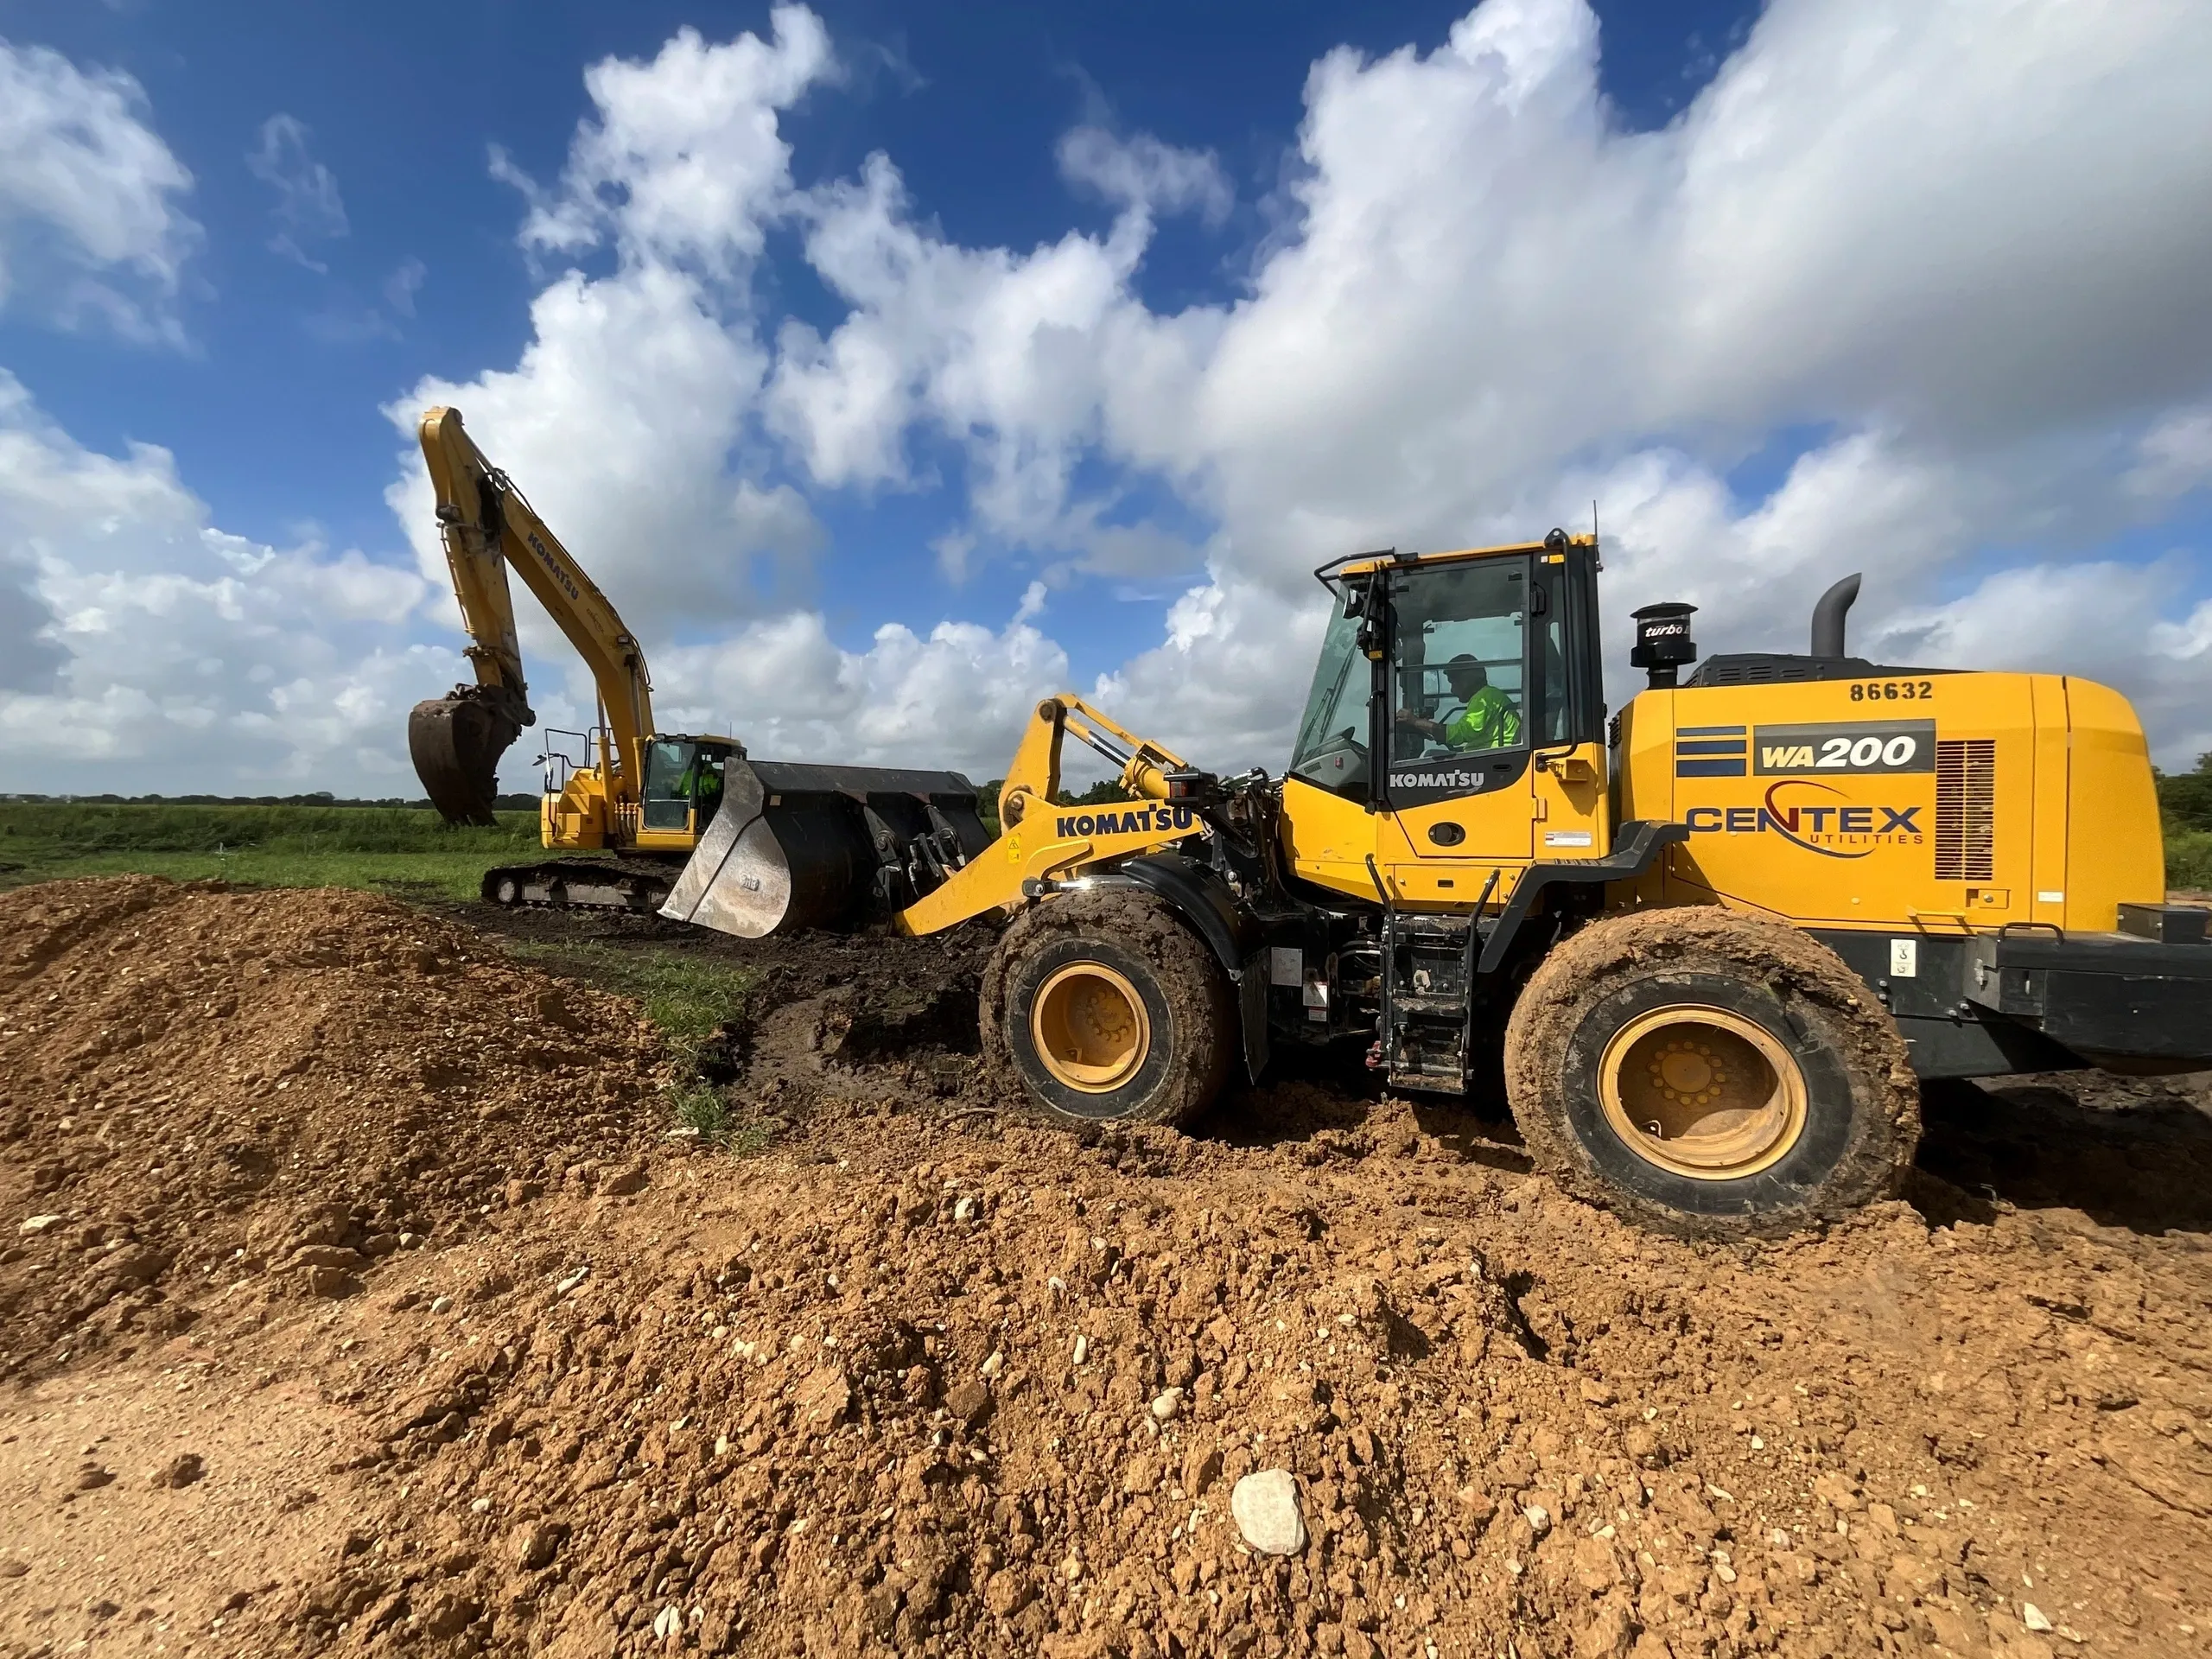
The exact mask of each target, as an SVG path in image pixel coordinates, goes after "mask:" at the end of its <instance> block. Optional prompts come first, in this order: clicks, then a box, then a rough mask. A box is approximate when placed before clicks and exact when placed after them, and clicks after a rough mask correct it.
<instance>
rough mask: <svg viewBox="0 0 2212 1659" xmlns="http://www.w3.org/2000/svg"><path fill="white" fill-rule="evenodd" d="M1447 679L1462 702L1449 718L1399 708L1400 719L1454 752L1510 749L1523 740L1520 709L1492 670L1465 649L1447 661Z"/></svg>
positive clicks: (1455, 696)
mask: <svg viewBox="0 0 2212 1659" xmlns="http://www.w3.org/2000/svg"><path fill="white" fill-rule="evenodd" d="M1444 681H1445V683H1446V684H1447V685H1448V686H1450V687H1451V688H1452V698H1453V700H1454V701H1456V702H1458V703H1459V705H1460V706H1459V713H1457V714H1455V715H1451V716H1450V717H1449V718H1442V717H1432V716H1430V715H1422V714H1416V713H1415V712H1414V710H1413V709H1399V710H1398V723H1399V724H1400V725H1401V726H1407V727H1410V728H1412V729H1414V731H1416V732H1419V733H1420V734H1421V735H1422V736H1424V737H1427V738H1430V739H1432V740H1433V741H1436V742H1439V743H1441V744H1442V745H1443V746H1444V747H1445V748H1446V750H1447V751H1448V752H1449V753H1453V754H1465V753H1470V752H1471V751H1473V750H1478V749H1510V748H1514V747H1517V746H1518V745H1519V744H1520V741H1521V711H1520V710H1519V709H1516V708H1515V707H1514V704H1513V699H1512V698H1511V697H1510V696H1506V694H1505V693H1504V692H1503V691H1501V690H1498V689H1497V687H1496V686H1494V685H1492V684H1491V683H1490V672H1489V671H1488V670H1486V669H1485V668H1484V667H1483V665H1482V664H1480V663H1478V662H1477V661H1476V660H1475V659H1474V658H1472V657H1471V656H1470V655H1468V654H1467V653H1466V652H1461V653H1460V654H1459V656H1457V657H1454V658H1452V660H1451V661H1450V662H1448V663H1446V664H1445V665H1444Z"/></svg>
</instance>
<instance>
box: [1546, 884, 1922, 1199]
mask: <svg viewBox="0 0 2212 1659" xmlns="http://www.w3.org/2000/svg"><path fill="white" fill-rule="evenodd" d="M1505 1076H1506V1093H1507V1096H1508V1098H1509V1099H1510V1102H1511V1103H1512V1107H1513V1116H1514V1121H1515V1122H1516V1123H1517V1124H1518V1125H1519V1126H1520V1129H1521V1136H1522V1141H1524V1142H1525V1143H1526V1144H1527V1146H1528V1147H1529V1153H1530V1154H1531V1155H1532V1156H1533V1157H1534V1158H1535V1161H1536V1163H1537V1165H1538V1166H1539V1167H1541V1169H1543V1170H1544V1171H1545V1172H1546V1173H1548V1174H1550V1175H1552V1176H1553V1177H1554V1178H1555V1179H1558V1180H1559V1182H1560V1184H1561V1185H1564V1186H1565V1187H1567V1190H1568V1191H1570V1192H1573V1193H1575V1194H1576V1195H1577V1196H1579V1197H1581V1198H1587V1199H1589V1200H1590V1201H1591V1202H1592V1203H1595V1204H1600V1205H1605V1206H1606V1207H1608V1208H1610V1209H1612V1210H1614V1211H1618V1212H1619V1213H1621V1214H1622V1215H1624V1216H1626V1217H1629V1218H1630V1219H1631V1220H1634V1221H1636V1222H1637V1223H1639V1224H1643V1225H1644V1226H1647V1227H1649V1228H1653V1229H1655V1230H1659V1231H1663V1232H1669V1233H1674V1234H1677V1235H1681V1236H1689V1237H1700V1238H1737V1237H1747V1236H1759V1235H1770V1234H1778V1233H1786V1232H1792V1231H1796V1230H1798V1229H1801V1228H1804V1227H1808V1226H1812V1225H1815V1224H1819V1223H1821V1222H1824V1221H1828V1220H1833V1219H1835V1218H1836V1217H1840V1216H1842V1215H1844V1214H1846V1213H1847V1212H1848V1211H1851V1210H1853V1209H1855V1208H1857V1207H1858V1206H1859V1205H1863V1204H1866V1203H1868V1202H1870V1201H1871V1200H1872V1199H1875V1198H1882V1197H1885V1196H1886V1195H1888V1194H1890V1193H1891V1192H1895V1191H1896V1190H1897V1185H1898V1183H1899V1181H1900V1180H1901V1179H1903V1177H1904V1172H1905V1170H1906V1169H1907V1168H1908V1167H1909V1166H1910V1164H1911V1162H1912V1155H1913V1152H1914V1149H1915V1147H1916V1146H1917V1145H1918V1143H1919V1139H1920V1099H1919V1089H1918V1085H1917V1083H1916V1079H1915V1077H1914V1076H1913V1072H1912V1068H1911V1064H1910V1058H1909V1057H1908V1054H1907V1052H1906V1049H1905V1046H1904V1039H1903V1038H1901V1037H1900V1036H1899V1035H1898V1034H1897V1027H1896V1025H1895V1023H1894V1022H1892V1021H1891V1019H1890V1017H1889V1015H1888V1014H1887V1013H1886V1012H1885V1011H1884V1010H1883V1009H1882V1008H1881V1007H1878V1006H1877V1005H1876V1003H1875V1002H1874V1001H1873V998H1872V995H1871V994H1870V993H1869V991H1868V990H1867V988H1866V982H1864V981H1862V980H1861V979H1859V976H1857V975H1856V974H1854V973H1853V972H1852V971H1851V969H1849V968H1847V966H1845V964H1844V963H1843V961H1842V960H1841V958H1840V957H1837V956H1836V954H1835V953H1834V951H1832V950H1829V949H1828V948H1827V946H1825V945H1823V944H1821V943H1820V942H1819V941H1818V940H1815V939H1813V938H1808V936H1807V935H1806V934H1804V933H1803V932H1802V931H1799V930H1798V929H1796V928H1794V927H1790V926H1788V925H1785V924H1783V923H1780V922H1772V921H1764V920H1760V919H1757V918H1751V917H1746V916H1739V915H1737V914H1735V913H1734V912H1731V911H1726V910H1722V909H1719V908H1717V907H1699V908H1690V909H1679V910H1661V911H1646V912H1638V913H1636V914H1632V915H1624V916H1613V917H1608V918H1604V919H1602V920H1599V921H1598V922H1595V923H1593V924H1592V925H1590V926H1588V927H1586V928H1585V929H1584V930H1583V931H1581V932H1580V933H1577V934H1575V935H1574V936H1573V938H1569V939H1567V941H1566V942H1565V943H1564V944H1561V945H1560V947H1559V948H1558V949H1557V950H1554V951H1553V952H1552V953H1551V955H1550V956H1549V957H1548V958H1547V959H1546V961H1545V962H1544V963H1543V965H1542V966H1541V967H1540V968H1539V969H1537V970H1536V972H1535V975H1534V976H1532V977H1531V978H1530V980H1529V984H1528V986H1527V988H1525V989H1524V990H1523V991H1522V994H1521V997H1520V1000H1519V1001H1518V1002H1517V1003H1516V1005H1515V1007H1514V1010H1513V1016H1512V1019H1511V1020H1510V1021H1509V1022H1508V1025H1507V1027H1506V1072H1505Z"/></svg>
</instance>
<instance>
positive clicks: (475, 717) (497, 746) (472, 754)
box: [407, 686, 522, 823]
mask: <svg viewBox="0 0 2212 1659" xmlns="http://www.w3.org/2000/svg"><path fill="white" fill-rule="evenodd" d="M521 732H522V727H521V726H520V725H519V724H518V722H517V721H515V719H514V717H513V716H512V715H510V714H508V713H507V712H506V711H505V710H504V709H501V708H500V706H499V704H498V703H497V702H493V701H492V700H491V699H490V698H488V697H486V696H481V695H479V694H478V689H477V688H476V687H474V686H455V687H454V690H453V695H452V696H445V697H435V698H433V699H431V700H430V701H429V702H418V703H416V705H415V708H414V711H413V712H412V713H410V715H408V716H407V753H408V754H409V756H410V758H411V759H412V760H414V762H415V775H416V777H417V778H420V779H422V780H423V791H424V792H425V793H427V794H428V795H429V798H430V804H431V805H433V806H435V807H436V808H437V809H438V811H439V814H440V815H441V816H442V817H444V819H445V821H446V822H447V823H495V822H497V820H496V819H494V818H493V816H492V800H493V797H494V796H495V795H496V794H498V792H499V757H500V756H501V755H503V754H505V753H506V751H507V746H508V745H509V744H511V743H512V742H513V741H515V739H516V738H517V737H518V736H519V735H520V734H521Z"/></svg>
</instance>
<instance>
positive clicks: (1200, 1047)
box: [982, 887, 1237, 1124]
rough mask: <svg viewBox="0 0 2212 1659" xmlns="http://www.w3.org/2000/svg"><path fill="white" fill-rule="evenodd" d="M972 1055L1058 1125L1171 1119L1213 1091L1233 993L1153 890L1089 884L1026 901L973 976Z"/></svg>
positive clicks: (1228, 1038) (1220, 1073)
mask: <svg viewBox="0 0 2212 1659" xmlns="http://www.w3.org/2000/svg"><path fill="white" fill-rule="evenodd" d="M1236 1036H1237V1032H1236V999H1235V998H1234V997H1233V996H1232V995H1230V986H1229V981H1228V978H1227V976H1225V975H1224V974H1223V972H1222V970H1221V968H1220V966H1219V964H1218V963H1216V962H1215V961H1214V959H1213V956H1212V953H1211V951H1209V950H1207V948H1206V946H1205V944H1204V943H1203V942H1202V941H1201V940H1200V939H1198V938H1197V937H1196V936H1195V935H1194V934H1192V932H1191V931H1190V930H1189V929H1188V928H1186V927H1185V926H1184V925H1182V923H1181V922H1179V920H1177V919H1176V917H1175V915H1174V912H1172V911H1170V910H1169V909H1168V908H1167V907H1166V906H1165V905H1163V904H1162V903H1161V902H1160V900H1159V899H1156V898H1154V896H1153V895H1152V894H1150V893H1145V892H1142V891H1141V890H1136V889H1132V888H1128V887H1104V888H1093V889H1091V890H1090V891H1088V892H1083V893H1065V894H1061V895H1058V896H1055V897H1052V898H1048V899H1045V900H1043V901H1042V902H1041V903H1039V904H1036V905H1033V906H1030V908H1029V909H1028V910H1027V911H1025V912H1023V913H1022V914H1021V915H1020V917H1018V918H1015V920H1014V924H1013V925H1011V926H1009V927H1008V928H1007V931H1006V933H1005V935H1004V937H1003V938H1001V939H1000V941H999V946H998V949H997V950H995V952H994V953H993V954H992V957H991V960H990V965H989V966H988V968H987V969H985V970H984V973H983V985H982V1038H983V1052H984V1055H985V1057H986V1058H987V1059H988V1060H989V1061H990V1062H991V1063H992V1064H993V1065H994V1067H995V1069H996V1070H997V1071H999V1072H1000V1074H1001V1076H1002V1077H1006V1078H1007V1080H1008V1081H1009V1082H1016V1083H1018V1084H1020V1088H1021V1089H1022V1090H1023V1092H1024V1093H1026V1094H1027V1096H1029V1098H1030V1099H1032V1100H1033V1101H1034V1102H1036V1103H1037V1104H1038V1105H1039V1106H1040V1107H1042V1108H1043V1109H1044V1110H1045V1111H1046V1113H1047V1114H1048V1115H1049V1116H1052V1117H1053V1118H1055V1119H1057V1120H1058V1121H1059V1122H1063V1123H1067V1124H1083V1123H1170V1124H1173V1123H1180V1122H1184V1121H1185V1120H1186V1119H1188V1118H1189V1117H1191V1116H1192V1115H1194V1114H1195V1113H1197V1112H1198V1111H1199V1110H1200V1109H1203V1108H1204V1107H1205V1106H1206V1105H1207V1104H1208V1103H1210V1102H1211V1100H1212V1099H1213V1097H1214V1096H1216V1095H1217V1094H1218V1093H1219V1092H1220V1091H1221V1087H1222V1084H1223V1083H1224V1081H1226V1079H1227V1077H1228V1076H1229V1065H1230V1057H1231V1055H1232V1054H1233V1053H1234V1052H1236Z"/></svg>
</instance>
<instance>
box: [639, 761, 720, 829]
mask: <svg viewBox="0 0 2212 1659" xmlns="http://www.w3.org/2000/svg"><path fill="white" fill-rule="evenodd" d="M721 766H722V757H721V755H720V754H718V753H713V752H711V751H709V750H707V749H705V748H702V747H701V746H700V745H698V744H696V743H690V742H685V741H682V740H680V739H671V738H655V739H654V740H653V741H652V743H651V744H650V745H649V746H648V747H647V749H646V753H645V828H646V829H664V830H671V829H672V830H681V829H690V827H691V812H692V810H693V809H694V808H695V807H696V809H697V810H698V814H699V818H698V825H699V828H701V829H704V828H705V827H706V826H707V823H708V822H709V820H710V819H712V818H713V817H714V816H715V809H716V808H717V807H718V806H719V805H720V804H721V791H722V771H721Z"/></svg>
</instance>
